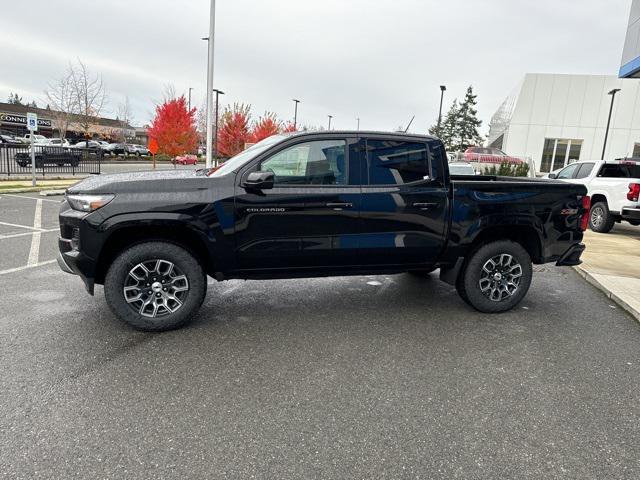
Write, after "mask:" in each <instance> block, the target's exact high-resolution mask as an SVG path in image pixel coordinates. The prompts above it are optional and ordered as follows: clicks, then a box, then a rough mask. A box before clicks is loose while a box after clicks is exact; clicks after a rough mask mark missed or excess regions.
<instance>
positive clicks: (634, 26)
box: [619, 0, 640, 78]
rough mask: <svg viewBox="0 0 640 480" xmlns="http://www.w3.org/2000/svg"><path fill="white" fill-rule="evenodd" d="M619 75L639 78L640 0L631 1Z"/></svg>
mask: <svg viewBox="0 0 640 480" xmlns="http://www.w3.org/2000/svg"><path fill="white" fill-rule="evenodd" d="M619 75H620V78H640V0H633V2H632V3H631V15H629V25H628V27H627V37H626V39H625V42H624V49H623V50H622V63H621V65H620V72H619Z"/></svg>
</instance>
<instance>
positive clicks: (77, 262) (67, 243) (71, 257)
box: [56, 238, 95, 295]
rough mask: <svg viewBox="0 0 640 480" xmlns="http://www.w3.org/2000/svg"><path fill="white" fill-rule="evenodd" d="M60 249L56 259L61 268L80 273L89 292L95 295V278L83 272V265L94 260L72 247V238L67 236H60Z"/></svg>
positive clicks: (64, 270) (67, 271)
mask: <svg viewBox="0 0 640 480" xmlns="http://www.w3.org/2000/svg"><path fill="white" fill-rule="evenodd" d="M58 249H59V251H58V255H57V256H56V260H57V262H58V266H59V267H60V269H61V270H62V271H63V272H66V273H71V274H72V275H78V276H79V277H80V278H81V279H82V281H83V283H84V287H85V288H86V290H87V292H88V293H89V294H91V295H93V291H94V286H95V279H93V278H91V277H88V276H86V275H85V274H83V273H82V271H83V266H86V265H87V264H90V263H91V262H92V260H91V259H90V258H89V257H87V256H86V255H84V254H83V253H82V252H80V251H78V250H73V249H72V248H71V240H67V239H66V238H58ZM85 270H86V269H85Z"/></svg>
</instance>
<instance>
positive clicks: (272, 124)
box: [251, 112, 282, 143]
mask: <svg viewBox="0 0 640 480" xmlns="http://www.w3.org/2000/svg"><path fill="white" fill-rule="evenodd" d="M281 128H282V123H281V122H280V121H279V120H278V117H277V116H276V114H275V113H272V112H266V113H265V114H264V116H263V117H260V118H259V119H258V121H257V122H256V123H255V124H254V125H253V130H252V131H251V141H252V142H253V143H258V142H259V141H260V140H263V139H265V138H267V137H270V136H271V135H275V134H276V133H280V131H281Z"/></svg>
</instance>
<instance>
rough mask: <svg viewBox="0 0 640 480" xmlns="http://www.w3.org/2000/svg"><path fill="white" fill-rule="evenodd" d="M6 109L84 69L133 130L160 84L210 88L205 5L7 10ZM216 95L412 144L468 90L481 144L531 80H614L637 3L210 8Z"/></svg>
mask: <svg viewBox="0 0 640 480" xmlns="http://www.w3.org/2000/svg"><path fill="white" fill-rule="evenodd" d="M2 3H3V5H2V12H1V14H0V45H2V48H1V49H0V99H1V100H2V101H6V98H7V96H8V94H9V92H10V91H13V92H18V94H19V95H21V96H22V97H23V100H25V101H30V100H32V99H35V100H36V102H37V103H38V104H44V103H46V101H45V100H44V93H43V91H44V89H45V88H46V85H47V82H49V81H50V80H52V79H54V78H56V77H59V76H60V75H61V74H62V72H63V71H64V69H65V66H66V64H67V63H68V62H69V60H73V59H75V58H81V59H82V60H83V61H84V62H85V63H86V64H87V65H88V66H89V68H90V69H91V70H93V71H95V72H99V73H101V74H102V75H103V77H104V81H105V84H106V86H107V89H108V94H109V105H108V106H107V109H106V112H105V113H106V114H113V112H115V110H116V108H117V105H118V103H121V102H122V101H123V99H124V97H125V96H127V95H128V96H129V99H130V102H131V104H132V106H133V113H134V120H135V123H136V124H138V125H141V124H144V123H147V122H149V121H150V119H151V118H152V116H153V110H154V102H156V101H158V100H159V99H160V98H161V97H162V92H163V90H164V87H165V86H166V85H167V84H171V85H173V86H174V87H175V89H176V91H177V92H178V93H182V92H184V93H185V95H186V91H187V88H188V87H193V88H194V91H193V94H192V98H193V104H194V105H196V106H199V105H200V104H201V103H202V102H203V98H204V94H205V89H206V57H207V45H206V42H205V41H202V40H200V38H201V37H204V36H207V35H208V24H209V20H208V18H209V17H208V15H209V0H183V1H178V0H92V1H86V0H55V1H51V0H29V2H21V1H3V2H2ZM216 3H217V5H218V6H217V11H216V18H217V22H216V41H215V55H216V59H215V74H214V75H215V82H214V83H215V86H216V87H217V88H219V89H221V90H223V91H225V92H226V95H225V96H224V97H222V98H223V101H224V103H225V104H226V103H232V102H245V103H250V104H251V105H252V107H253V114H254V117H257V116H259V115H261V114H262V113H263V112H264V111H273V112H275V113H277V114H278V116H279V117H281V118H283V119H290V118H292V117H293V102H292V101H291V99H292V98H299V99H300V100H301V101H302V103H301V104H300V108H299V113H298V120H299V123H302V124H306V125H316V126H318V125H325V126H326V122H327V115H328V114H331V115H333V117H334V118H333V122H332V127H334V128H348V129H352V128H355V126H356V120H355V119H356V117H360V118H361V128H362V129H381V130H392V129H395V128H397V127H398V126H399V125H406V124H407V122H408V121H409V119H410V118H411V116H412V115H415V116H416V118H415V121H414V123H413V126H412V128H411V131H414V132H424V131H426V130H427V128H428V127H429V126H430V125H431V124H433V123H434V122H435V120H436V117H437V114H438V112H437V110H438V103H439V94H440V92H439V87H438V86H439V85H441V84H444V85H446V86H447V92H446V95H445V108H444V110H445V111H446V109H447V107H448V105H449V104H450V102H451V101H452V100H453V98H455V97H461V96H462V95H463V94H464V90H465V88H466V86H467V85H469V84H472V85H473V86H474V88H475V90H476V92H477V94H478V101H479V114H480V117H481V119H482V120H483V128H482V133H483V134H486V132H487V124H488V121H489V119H490V118H491V115H492V114H493V113H494V111H495V110H496V109H497V107H498V106H499V105H500V103H501V102H502V100H503V99H504V98H505V97H506V96H507V95H508V94H509V93H510V92H511V91H512V90H513V89H514V88H515V87H516V85H517V84H518V82H519V81H520V80H521V78H522V77H523V75H524V74H525V73H527V72H541V73H546V72H553V73H581V74H582V73H583V74H611V75H615V74H617V72H618V69H619V67H620V59H621V55H622V47H623V43H624V35H625V31H626V26H627V22H628V18H629V10H630V5H631V0H394V1H390V0H387V1H382V0H375V1H373V0H321V1H320V0H318V1H313V0H218V1H217V2H216Z"/></svg>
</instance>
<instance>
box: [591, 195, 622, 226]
mask: <svg viewBox="0 0 640 480" xmlns="http://www.w3.org/2000/svg"><path fill="white" fill-rule="evenodd" d="M614 223H616V219H615V217H614V216H613V215H611V212H609V206H608V205H607V202H598V203H596V204H595V205H593V206H592V207H591V211H590V212H589V228H591V230H593V231H594V232H598V233H608V232H609V231H610V230H611V229H612V228H613V225H614Z"/></svg>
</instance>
